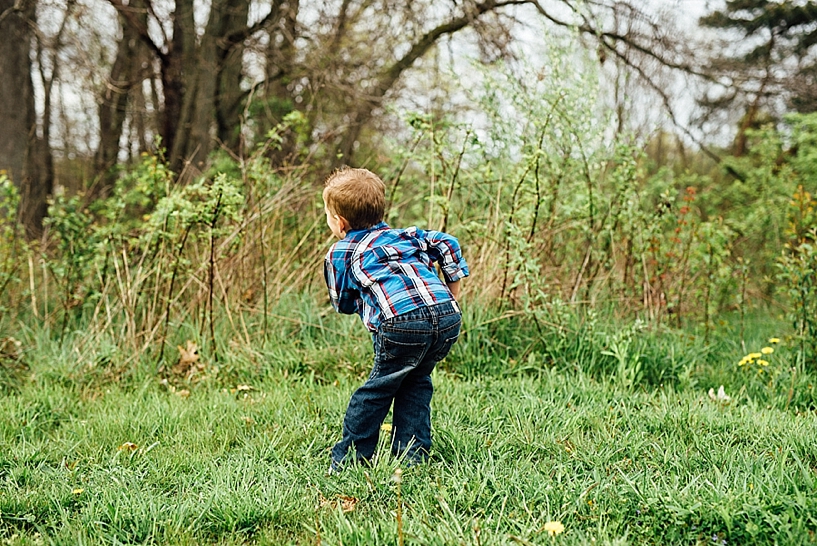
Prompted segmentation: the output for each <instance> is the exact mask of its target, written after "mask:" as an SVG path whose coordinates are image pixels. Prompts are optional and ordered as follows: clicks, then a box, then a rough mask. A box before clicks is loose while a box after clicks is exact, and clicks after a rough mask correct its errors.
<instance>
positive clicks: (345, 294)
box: [323, 258, 361, 315]
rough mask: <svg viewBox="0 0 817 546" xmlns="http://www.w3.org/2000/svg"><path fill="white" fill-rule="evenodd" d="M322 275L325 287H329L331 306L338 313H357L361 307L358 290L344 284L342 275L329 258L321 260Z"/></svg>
mask: <svg viewBox="0 0 817 546" xmlns="http://www.w3.org/2000/svg"><path fill="white" fill-rule="evenodd" d="M323 276H324V279H325V280H326V287H327V288H328V289H329V299H330V300H331V301H332V307H334V308H335V310H336V311H337V312H338V313H343V314H344V315H354V314H356V313H357V314H359V313H360V308H361V301H360V292H358V291H357V290H353V289H349V288H346V287H345V286H344V285H345V282H344V278H343V275H341V274H340V272H339V271H338V270H337V268H335V266H334V265H333V264H332V261H331V260H330V259H329V258H327V259H326V260H324V262H323Z"/></svg>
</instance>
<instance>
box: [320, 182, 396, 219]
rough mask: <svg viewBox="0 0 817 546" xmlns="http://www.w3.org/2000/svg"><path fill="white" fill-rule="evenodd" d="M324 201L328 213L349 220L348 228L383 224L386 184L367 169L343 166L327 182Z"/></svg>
mask: <svg viewBox="0 0 817 546" xmlns="http://www.w3.org/2000/svg"><path fill="white" fill-rule="evenodd" d="M323 202H324V204H325V205H326V212H327V214H328V215H329V214H331V215H333V216H339V217H341V218H343V219H344V220H346V222H347V223H348V227H349V229H365V228H368V227H372V226H373V225H375V224H379V223H380V222H382V221H383V214H384V212H385V209H386V185H385V184H383V181H382V180H380V177H379V176H377V175H376V174H374V173H373V172H371V171H369V170H367V169H353V168H351V167H343V168H341V169H338V170H337V171H335V172H333V173H332V174H331V175H330V176H329V178H327V179H326V187H325V188H324V189H323Z"/></svg>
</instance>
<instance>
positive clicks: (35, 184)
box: [0, 0, 53, 237]
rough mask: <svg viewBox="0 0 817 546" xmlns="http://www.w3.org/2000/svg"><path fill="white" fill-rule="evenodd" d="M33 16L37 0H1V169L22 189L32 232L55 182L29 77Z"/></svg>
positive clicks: (23, 217)
mask: <svg viewBox="0 0 817 546" xmlns="http://www.w3.org/2000/svg"><path fill="white" fill-rule="evenodd" d="M35 21H36V4H35V2H34V1H32V0H17V1H16V2H14V3H13V2H12V1H11V0H0V36H3V39H2V40H0V74H2V75H3V77H1V78H0V120H2V129H0V170H5V171H6V172H7V173H8V174H9V175H10V178H11V179H12V180H13V182H14V184H15V186H16V187H17V189H18V191H19V192H20V206H19V207H20V208H19V211H18V216H19V219H20V222H21V223H22V225H23V226H24V227H25V230H26V234H27V235H28V236H29V237H36V236H38V235H39V234H40V233H41V231H42V226H43V224H42V221H43V218H44V217H45V214H46V209H47V203H46V199H47V197H48V195H49V194H50V193H51V189H52V186H53V170H52V166H51V162H50V161H51V156H50V150H49V148H48V141H47V132H46V134H45V135H38V131H37V112H36V108H35V103H34V85H33V82H32V78H31V75H32V68H33V67H32V62H31V48H32V42H33V40H34V38H35V36H34V29H35V28H36V25H35ZM38 43H39V42H38ZM37 51H38V52H39V51H41V49H40V48H39V46H38V49H37ZM49 91H50V89H46V93H48V92H49Z"/></svg>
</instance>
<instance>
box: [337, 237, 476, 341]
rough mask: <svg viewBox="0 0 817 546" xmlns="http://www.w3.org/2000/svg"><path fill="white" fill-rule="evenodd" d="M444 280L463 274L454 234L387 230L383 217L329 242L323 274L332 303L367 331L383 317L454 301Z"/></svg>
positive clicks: (456, 277)
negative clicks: (353, 316)
mask: <svg viewBox="0 0 817 546" xmlns="http://www.w3.org/2000/svg"><path fill="white" fill-rule="evenodd" d="M434 263H437V264H438V265H439V266H440V270H441V271H442V274H443V277H444V278H445V282H454V281H458V280H460V279H462V278H463V277H467V276H468V264H467V263H466V262H465V259H464V258H463V257H462V251H461V250H460V245H459V242H457V239H456V238H454V237H452V236H451V235H448V234H446V233H442V232H440V231H425V230H422V229H418V228H416V227H410V228H408V229H403V230H399V229H390V228H389V226H388V225H386V223H385V222H380V223H379V224H377V225H375V226H372V227H370V228H366V229H358V230H353V231H349V232H348V233H347V234H346V237H344V238H343V239H341V240H340V241H338V242H336V243H335V244H333V245H332V248H330V249H329V252H328V253H327V254H326V260H325V261H324V276H325V277H326V286H328V287H329V297H330V299H331V300H332V305H333V306H334V307H335V309H336V310H337V311H338V312H340V313H345V314H347V315H351V314H353V313H357V314H359V315H360V318H362V319H363V323H364V324H365V325H366V328H368V329H369V330H370V331H372V332H375V331H376V330H377V327H378V325H379V324H380V322H381V321H382V320H384V319H387V318H391V317H394V316H397V315H400V314H402V313H407V312H409V311H413V310H414V309H417V308H419V307H423V306H428V305H434V304H437V303H443V302H447V301H454V298H453V296H452V295H451V292H450V291H449V290H448V287H447V286H446V285H445V283H444V282H443V281H442V280H441V279H440V278H439V277H438V276H437V273H436V271H435V270H434Z"/></svg>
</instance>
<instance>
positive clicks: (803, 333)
mask: <svg viewBox="0 0 817 546" xmlns="http://www.w3.org/2000/svg"><path fill="white" fill-rule="evenodd" d="M790 205H791V206H790V214H789V226H788V228H787V230H786V233H787V234H788V236H789V241H788V242H787V243H786V244H785V246H784V250H783V253H782V255H781V256H780V257H779V258H778V274H777V279H778V281H779V282H780V285H781V286H782V287H783V292H784V293H785V294H786V295H787V296H788V298H789V302H790V306H791V310H790V311H789V318H790V320H791V322H792V326H793V327H794V332H795V336H796V338H797V340H798V344H799V349H800V350H799V359H800V361H801V362H802V364H803V365H805V366H807V367H809V368H811V369H817V210H816V209H817V201H815V199H814V198H813V197H812V196H811V194H810V193H809V192H807V191H805V190H804V189H803V186H799V187H798V188H797V191H796V192H795V193H794V195H793V196H792V200H791V202H790Z"/></svg>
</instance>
